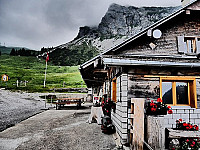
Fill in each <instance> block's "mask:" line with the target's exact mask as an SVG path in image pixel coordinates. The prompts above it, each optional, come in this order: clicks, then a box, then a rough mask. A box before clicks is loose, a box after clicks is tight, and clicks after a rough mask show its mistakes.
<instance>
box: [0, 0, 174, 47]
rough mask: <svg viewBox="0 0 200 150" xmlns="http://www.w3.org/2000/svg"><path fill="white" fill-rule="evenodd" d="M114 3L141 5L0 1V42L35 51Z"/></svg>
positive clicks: (131, 0) (91, 21)
mask: <svg viewBox="0 0 200 150" xmlns="http://www.w3.org/2000/svg"><path fill="white" fill-rule="evenodd" d="M167 1H172V0H167ZM173 1H174V0H173ZM114 2H115V3H118V4H122V5H126V4H127V5H134V4H136V5H138V6H140V5H142V4H143V3H142V0H141V1H140V3H138V1H137V0H101V1H99V0H0V42H1V43H4V42H5V43H6V45H13V46H26V47H30V48H35V49H38V50H39V49H40V48H41V47H43V46H44V47H48V46H57V45H59V44H63V43H66V42H68V41H70V40H72V39H73V38H74V37H75V36H76V35H77V33H78V29H79V27H80V26H85V25H88V26H94V25H98V23H99V22H100V21H101V18H102V17H103V16H104V14H105V12H106V11H107V9H108V7H109V5H110V4H111V3H114ZM144 2H146V3H147V1H146V0H144ZM152 2H154V3H155V4H156V3H158V2H160V1H158V0H153V1H152Z"/></svg>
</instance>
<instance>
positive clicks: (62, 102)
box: [53, 98, 84, 109]
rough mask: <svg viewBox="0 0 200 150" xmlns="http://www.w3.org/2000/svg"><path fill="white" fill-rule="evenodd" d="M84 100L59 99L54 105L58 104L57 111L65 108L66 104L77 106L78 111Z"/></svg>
mask: <svg viewBox="0 0 200 150" xmlns="http://www.w3.org/2000/svg"><path fill="white" fill-rule="evenodd" d="M83 100H84V98H58V99H57V101H56V102H53V104H56V109H60V108H61V107H64V105H66V104H68V105H69V104H77V109H78V108H79V107H81V103H82V102H83Z"/></svg>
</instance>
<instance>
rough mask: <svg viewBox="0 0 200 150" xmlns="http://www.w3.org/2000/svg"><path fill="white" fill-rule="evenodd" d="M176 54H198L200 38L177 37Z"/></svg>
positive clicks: (199, 51)
mask: <svg viewBox="0 0 200 150" xmlns="http://www.w3.org/2000/svg"><path fill="white" fill-rule="evenodd" d="M178 52H179V53H188V54H199V53H200V37H195V36H178Z"/></svg>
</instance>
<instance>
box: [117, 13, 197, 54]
mask: <svg viewBox="0 0 200 150" xmlns="http://www.w3.org/2000/svg"><path fill="white" fill-rule="evenodd" d="M157 29H159V30H161V32H162V36H161V38H159V39H155V38H153V37H149V36H147V35H146V34H145V35H143V36H141V37H139V38H138V39H136V40H134V41H133V42H131V43H129V44H127V45H126V46H124V47H123V49H122V48H121V49H120V50H119V51H117V52H116V54H122V53H123V54H143V55H144V54H155V55H156V54H163V55H165V54H166V55H179V54H178V46H177V36H181V35H186V36H199V35H200V11H191V14H189V15H188V14H186V13H185V12H183V13H182V14H180V15H179V16H177V17H175V18H173V19H171V20H169V21H168V22H166V23H164V24H162V25H161V26H159V28H157ZM151 42H152V43H154V44H155V45H156V48H155V49H153V50H152V49H151V47H150V46H149V44H150V43H151Z"/></svg>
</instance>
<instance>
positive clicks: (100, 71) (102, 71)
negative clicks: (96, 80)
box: [94, 69, 108, 73]
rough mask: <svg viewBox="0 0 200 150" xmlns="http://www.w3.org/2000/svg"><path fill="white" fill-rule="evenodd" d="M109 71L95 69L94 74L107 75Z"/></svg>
mask: <svg viewBox="0 0 200 150" xmlns="http://www.w3.org/2000/svg"><path fill="white" fill-rule="evenodd" d="M107 72H108V71H107V70H104V69H95V70H94V73H107Z"/></svg>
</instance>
